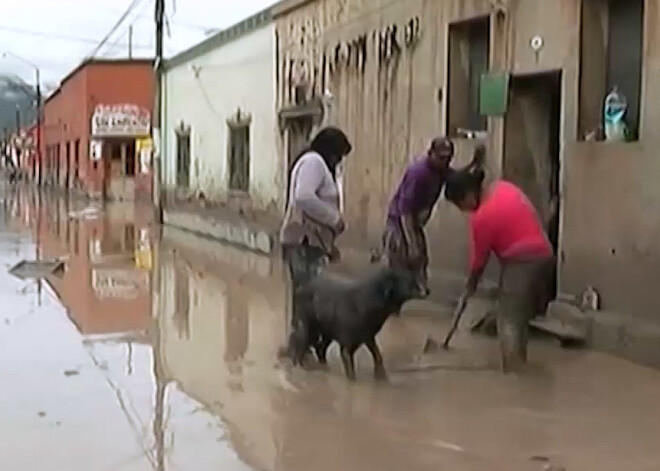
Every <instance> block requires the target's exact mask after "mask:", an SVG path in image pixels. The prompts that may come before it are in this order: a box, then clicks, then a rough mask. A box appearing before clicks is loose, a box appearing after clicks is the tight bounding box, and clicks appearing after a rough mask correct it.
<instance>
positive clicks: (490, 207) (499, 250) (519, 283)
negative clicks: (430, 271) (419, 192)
mask: <svg viewBox="0 0 660 471" xmlns="http://www.w3.org/2000/svg"><path fill="white" fill-rule="evenodd" d="M483 180H484V173H483V171H482V170H479V169H478V170H475V171H469V170H466V171H460V172H456V173H454V174H452V175H450V176H449V177H448V179H447V182H446V187H445V197H446V198H447V200H449V201H451V202H452V203H454V204H455V205H456V206H457V207H458V208H459V209H460V210H461V211H464V212H467V213H469V214H470V239H471V246H470V276H469V279H468V283H467V286H466V289H465V294H464V295H463V297H462V302H466V301H467V299H468V298H469V297H471V296H472V295H473V294H474V292H475V291H476V289H477V285H478V284H479V281H480V279H481V276H482V275H483V272H484V269H485V268H486V265H487V263H488V259H489V258H490V255H491V253H494V254H495V255H496V256H497V258H498V259H499V261H500V265H501V270H502V272H501V276H500V280H501V281H500V283H501V286H500V299H499V303H498V312H497V331H498V337H499V339H500V349H501V354H502V369H503V370H504V371H507V370H509V369H513V368H515V367H516V366H518V365H520V364H521V363H525V362H526V361H527V335H528V322H529V320H530V319H532V318H533V317H534V316H535V315H536V314H537V313H536V312H535V309H536V304H537V303H536V300H537V297H538V295H539V288H541V289H542V287H543V283H544V280H545V276H546V273H547V269H548V266H549V265H550V262H551V261H552V259H553V257H554V254H553V248H552V245H551V244H550V241H549V240H548V237H547V235H546V234H545V231H544V229H543V225H542V222H541V219H540V217H539V215H538V213H537V212H536V209H535V208H534V206H533V205H532V203H531V202H530V201H529V199H528V198H527V197H526V196H525V194H524V193H523V191H522V190H521V189H520V188H518V187H517V186H515V185H514V184H512V183H510V182H507V181H504V180H498V181H496V182H494V183H493V184H491V185H490V186H489V187H487V188H483Z"/></svg>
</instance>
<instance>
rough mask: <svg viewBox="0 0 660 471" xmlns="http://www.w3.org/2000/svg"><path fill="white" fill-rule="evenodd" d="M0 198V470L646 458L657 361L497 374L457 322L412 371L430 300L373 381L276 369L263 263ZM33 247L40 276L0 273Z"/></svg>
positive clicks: (269, 288)
mask: <svg viewBox="0 0 660 471" xmlns="http://www.w3.org/2000/svg"><path fill="white" fill-rule="evenodd" d="M0 196H2V195H0ZM2 197H3V198H4V200H3V208H4V209H3V210H2V214H0V260H1V262H2V264H3V267H4V268H5V269H4V270H2V273H0V278H1V283H0V290H2V297H3V306H4V309H3V314H2V317H1V318H0V378H2V383H3V394H2V397H1V398H0V417H2V419H3V420H2V422H1V423H0V431H1V432H2V436H3V442H2V447H1V448H2V463H3V469H25V470H32V469H34V470H37V469H38V470H44V471H48V470H53V471H55V470H58V471H59V470H68V471H83V470H84V471H134V470H135V471H138V470H158V471H162V470H172V471H176V470H195V471H206V470H219V469H224V470H232V471H234V470H237V471H238V470H251V469H254V470H266V471H270V470H273V471H274V470H281V471H310V470H314V471H337V470H365V471H366V470H378V471H386V470H393V471H394V470H402V469H407V470H411V471H427V470H428V471H431V470H454V471H477V470H478V471H498V470H502V471H519V470H520V471H527V470H538V471H542V470H544V469H547V468H546V465H547V464H548V460H549V463H551V464H553V466H555V467H556V468H553V469H556V470H558V469H561V467H564V468H565V469H566V470H567V471H573V470H575V471H578V470H598V471H622V470H626V471H657V470H658V469H660V449H659V448H658V443H659V441H660V408H659V407H658V406H657V404H658V398H660V372H658V371H655V370H651V369H646V368H642V367H638V366H635V365H633V364H631V363H628V362H625V361H623V360H618V359H615V358H612V357H608V356H606V355H602V354H599V353H594V352H590V351H571V350H561V349H560V348H559V347H558V345H557V344H555V343H552V342H549V341H543V340H536V341H535V342H534V343H533V344H532V346H531V351H530V358H531V359H532V366H531V371H530V372H529V373H527V374H525V375H522V376H513V375H512V376H503V375H501V374H500V373H499V371H498V370H497V366H496V358H497V357H496V354H495V352H496V345H495V343H494V341H492V340H491V339H486V338H481V337H472V336H470V335H468V334H465V333H462V334H459V335H458V336H457V338H456V343H455V345H456V348H455V349H454V350H452V351H451V352H444V353H439V354H437V355H436V356H434V357H433V358H430V359H428V360H427V361H429V362H432V363H433V364H434V365H435V368H429V369H424V368H417V369H416V368H415V365H418V363H417V362H418V359H417V357H418V355H419V353H420V351H421V346H422V344H423V342H424V338H425V336H426V335H427V334H428V333H429V332H431V333H432V334H433V335H434V336H436V337H441V336H442V334H443V333H444V332H445V329H446V328H447V324H448V319H447V316H446V308H445V307H443V306H437V305H434V304H432V303H423V304H421V303H420V304H415V305H412V306H410V307H409V308H407V309H406V310H405V311H404V313H403V315H402V316H401V318H397V319H393V320H391V321H390V322H389V323H388V324H387V325H386V327H385V329H384V331H383V332H382V333H381V336H380V337H379V342H380V344H381V346H382V350H383V354H384V357H385V362H386V366H387V368H388V371H389V376H390V382H389V383H387V384H378V383H376V382H374V381H373V379H372V374H371V368H372V365H371V360H370V357H369V355H368V354H367V353H366V351H361V352H360V354H359V355H358V363H359V367H358V381H357V382H356V383H355V384H349V383H347V382H346V380H345V379H344V376H343V372H342V370H341V368H340V364H339V363H340V362H339V361H338V357H337V352H336V350H335V349H334V348H333V349H332V350H331V360H330V366H329V370H328V371H321V370H313V371H302V370H300V369H292V368H290V367H289V366H288V365H286V364H283V363H280V362H278V360H277V359H276V352H277V349H278V347H279V346H280V345H281V344H282V343H283V341H284V339H285V330H286V315H285V312H286V310H287V309H288V307H287V303H288V301H287V296H286V293H287V287H286V281H285V277H284V276H283V269H282V266H281V264H280V263H279V261H278V260H275V259H270V258H267V257H264V256H260V255H255V254H252V253H248V252H244V251H241V250H238V249H235V248H232V247H226V246H222V245H219V244H216V243H214V242H211V241H208V240H204V239H198V238H195V237H193V236H191V235H187V234H184V233H181V232H178V231H174V230H170V229H167V230H166V231H165V232H164V236H163V237H162V239H161V238H160V233H159V232H160V231H159V229H158V228H157V227H156V226H155V225H154V224H153V223H152V220H151V211H150V209H149V208H142V207H139V206H133V205H122V204H112V205H108V206H106V207H105V208H104V209H103V210H98V211H97V210H89V209H88V210H86V211H82V210H83V209H84V208H85V205H82V203H76V202H74V201H72V200H71V201H66V200H64V199H57V198H54V197H51V198H46V197H38V196H37V195H35V194H34V193H31V192H28V191H26V190H15V189H12V188H10V187H8V188H6V189H5V191H4V196H2ZM52 257H65V259H66V270H65V272H64V273H63V274H60V275H52V276H49V278H48V281H44V282H37V281H21V280H20V279H18V278H15V277H13V276H12V275H10V274H8V273H7V269H9V268H10V267H12V266H13V265H15V264H16V263H18V262H19V261H21V260H23V259H27V260H34V259H35V258H44V259H45V258H52ZM438 314H443V315H438Z"/></svg>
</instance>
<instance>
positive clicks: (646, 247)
mask: <svg viewBox="0 0 660 471" xmlns="http://www.w3.org/2000/svg"><path fill="white" fill-rule="evenodd" d="M645 11H646V15H645V16H646V20H645V34H644V70H643V72H642V103H641V110H640V111H641V130H640V140H639V142H636V143H631V144H609V143H602V142H599V143H592V142H577V143H576V142H571V143H569V144H567V151H566V161H565V164H566V165H565V173H566V182H565V187H564V191H565V193H564V200H565V203H564V204H565V216H564V224H563V242H564V243H563V252H562V265H561V279H562V286H561V290H562V293H563V294H564V295H569V296H570V295H576V294H579V293H580V292H581V291H582V290H583V289H584V288H585V287H586V286H587V285H593V286H595V287H596V288H597V289H598V290H599V291H600V293H601V296H602V304H603V307H604V308H605V309H607V310H612V311H618V312H621V313H626V314H630V315H631V316H633V317H635V318H639V319H645V320H651V321H655V322H658V314H657V306H658V303H660V293H659V292H658V288H657V280H658V276H660V268H659V267H660V244H659V243H658V240H659V237H660V213H659V212H658V208H659V207H660V186H658V184H657V178H656V176H657V175H658V174H660V160H659V159H658V148H660V133H659V132H658V130H657V129H658V125H659V123H660V110H659V109H658V106H657V103H660V32H659V29H658V24H659V23H660V8H659V6H658V2H656V1H653V0H647V1H646V4H645Z"/></svg>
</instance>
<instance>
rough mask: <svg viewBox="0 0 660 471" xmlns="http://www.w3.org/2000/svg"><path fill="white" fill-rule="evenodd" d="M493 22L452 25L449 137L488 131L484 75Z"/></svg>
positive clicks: (449, 74) (478, 21)
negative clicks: (482, 105)
mask: <svg viewBox="0 0 660 471" xmlns="http://www.w3.org/2000/svg"><path fill="white" fill-rule="evenodd" d="M489 49H490V19H489V18H488V17H483V18H478V19H474V20H469V21H463V22H459V23H454V24H451V25H449V55H448V72H449V73H448V84H447V97H448V99H447V134H448V135H450V136H456V135H459V134H462V132H461V131H463V130H469V131H485V130H486V125H487V120H486V117H485V116H481V113H480V111H479V86H480V82H481V75H482V74H484V73H485V72H487V71H488V64H489V59H488V57H489Z"/></svg>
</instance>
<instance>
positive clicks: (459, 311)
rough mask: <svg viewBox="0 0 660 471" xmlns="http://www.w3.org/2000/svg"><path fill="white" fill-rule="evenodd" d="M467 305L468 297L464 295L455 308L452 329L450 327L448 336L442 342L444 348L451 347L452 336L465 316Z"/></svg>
mask: <svg viewBox="0 0 660 471" xmlns="http://www.w3.org/2000/svg"><path fill="white" fill-rule="evenodd" d="M466 307H467V297H466V296H465V295H463V296H461V299H460V300H459V301H458V306H456V309H455V310H454V320H453V321H452V324H451V329H449V332H448V333H447V337H445V341H444V342H443V343H442V348H444V349H445V350H447V349H448V348H449V342H451V339H452V337H453V336H454V334H455V333H456V329H458V324H459V323H460V322H461V317H463V313H464V312H465V308H466Z"/></svg>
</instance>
